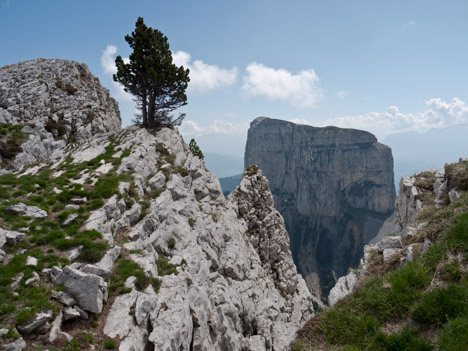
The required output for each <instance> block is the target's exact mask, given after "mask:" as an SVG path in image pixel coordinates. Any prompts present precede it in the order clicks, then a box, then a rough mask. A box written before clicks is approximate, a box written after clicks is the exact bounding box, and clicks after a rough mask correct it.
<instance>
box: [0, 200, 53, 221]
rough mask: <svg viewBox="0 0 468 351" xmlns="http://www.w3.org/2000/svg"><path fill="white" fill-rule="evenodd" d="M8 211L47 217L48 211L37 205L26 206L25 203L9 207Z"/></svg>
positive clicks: (33, 216)
mask: <svg viewBox="0 0 468 351" xmlns="http://www.w3.org/2000/svg"><path fill="white" fill-rule="evenodd" d="M6 211H8V212H14V213H16V214H17V215H19V216H27V217H31V218H45V217H47V212H46V211H44V210H41V209H40V208H39V207H37V206H26V205H25V204H23V203H19V204H17V205H13V206H10V207H7V209H6Z"/></svg>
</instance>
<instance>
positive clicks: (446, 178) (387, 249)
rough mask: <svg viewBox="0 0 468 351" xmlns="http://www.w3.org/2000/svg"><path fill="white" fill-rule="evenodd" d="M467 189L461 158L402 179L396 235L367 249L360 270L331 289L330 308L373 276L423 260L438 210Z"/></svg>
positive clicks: (467, 162) (467, 163)
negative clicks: (441, 166)
mask: <svg viewBox="0 0 468 351" xmlns="http://www.w3.org/2000/svg"><path fill="white" fill-rule="evenodd" d="M467 190H468V159H463V158H461V159H460V160H459V162H458V163H446V164H445V166H444V168H440V169H430V170H427V171H426V172H420V173H416V174H415V175H413V176H411V177H402V178H401V180H400V190H399V193H398V197H397V199H396V208H395V219H396V221H395V222H396V223H395V230H394V233H392V234H391V235H389V236H386V237H384V238H383V239H382V240H381V241H379V242H377V243H376V244H369V245H365V246H364V255H363V257H362V259H361V260H360V262H359V266H358V267H357V269H356V270H355V271H352V272H349V273H348V274H347V275H346V276H344V277H341V278H340V279H338V281H337V283H336V285H335V286H334V287H333V288H332V289H331V290H330V295H329V297H328V300H329V302H330V305H331V306H333V305H334V304H336V303H337V302H338V301H339V300H341V299H343V298H344V297H346V296H348V295H350V294H352V293H353V292H354V291H355V290H356V289H358V288H359V287H360V286H361V285H362V283H363V282H365V280H366V278H368V277H369V276H371V275H376V274H382V273H383V272H385V269H386V270H387V271H389V270H390V271H392V270H394V269H395V268H396V267H399V266H401V265H404V264H405V263H408V262H411V261H413V260H415V259H418V258H420V257H421V255H422V254H423V253H424V252H425V251H426V250H427V249H428V248H429V246H430V245H432V240H431V239H429V238H428V237H427V236H428V234H429V233H430V232H428V231H427V226H428V222H429V221H431V220H432V218H431V217H432V216H433V215H434V213H435V211H436V210H439V209H443V208H445V207H447V206H448V205H450V204H452V203H453V202H455V201H457V200H458V198H459V197H460V196H462V194H463V193H464V192H465V191H467ZM446 216H447V215H446ZM385 265H386V267H385ZM434 279H435V278H434Z"/></svg>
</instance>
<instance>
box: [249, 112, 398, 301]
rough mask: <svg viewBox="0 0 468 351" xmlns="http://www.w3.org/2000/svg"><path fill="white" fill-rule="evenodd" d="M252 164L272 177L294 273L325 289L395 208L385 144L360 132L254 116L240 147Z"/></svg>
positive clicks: (357, 256)
mask: <svg viewBox="0 0 468 351" xmlns="http://www.w3.org/2000/svg"><path fill="white" fill-rule="evenodd" d="M254 164H255V165H258V166H259V168H260V169H261V170H262V171H263V174H264V175H265V176H266V178H267V179H268V180H269V182H270V186H271V191H272V193H273V196H274V199H275V207H276V209H278V211H279V212H280V213H281V214H282V216H283V217H284V220H285V222H286V228H287V230H288V232H289V235H290V238H291V250H292V253H293V257H294V261H295V263H296V265H297V266H298V270H299V273H301V274H302V275H303V276H304V277H305V279H306V281H307V283H308V286H309V288H310V289H311V290H312V291H313V292H314V293H315V294H316V295H317V296H320V294H321V292H324V294H325V296H327V295H328V291H329V289H330V288H331V287H332V286H333V285H334V284H335V279H336V278H335V277H339V276H342V275H344V274H346V272H347V270H348V268H349V267H351V266H356V265H357V264H358V262H359V259H360V257H361V254H362V249H363V246H364V245H365V244H366V243H367V242H369V240H370V239H371V238H372V237H374V236H375V235H376V234H377V233H378V231H379V229H380V227H381V226H382V224H383V222H384V221H385V219H386V218H387V217H388V216H389V215H390V214H391V213H392V211H393V209H394V200H395V191H394V185H393V158H392V154H391V149H390V148H389V147H387V146H385V145H382V144H380V143H379V142H377V139H376V138H375V137H374V136H373V135H372V134H370V133H368V132H365V131H360V130H353V129H341V128H336V127H326V128H315V127H311V126H305V125H296V124H294V123H290V122H286V121H281V120H275V119H269V118H264V117H260V118H257V119H255V120H254V121H253V122H252V123H251V125H250V129H249V132H248V138H247V145H246V150H245V165H246V166H249V165H254Z"/></svg>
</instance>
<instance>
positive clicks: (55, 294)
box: [51, 290, 76, 306]
mask: <svg viewBox="0 0 468 351" xmlns="http://www.w3.org/2000/svg"><path fill="white" fill-rule="evenodd" d="M51 296H52V298H54V299H56V300H59V301H60V302H61V303H62V304H64V305H65V306H73V305H75V304H76V301H75V299H73V298H72V297H70V296H69V295H67V294H66V293H64V292H63V291H55V290H52V292H51Z"/></svg>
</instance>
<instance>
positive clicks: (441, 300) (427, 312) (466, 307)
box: [411, 284, 468, 325]
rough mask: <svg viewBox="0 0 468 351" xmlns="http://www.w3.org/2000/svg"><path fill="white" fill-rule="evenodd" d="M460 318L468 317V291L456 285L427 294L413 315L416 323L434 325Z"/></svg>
mask: <svg viewBox="0 0 468 351" xmlns="http://www.w3.org/2000/svg"><path fill="white" fill-rule="evenodd" d="M459 316H468V289H466V287H463V286H459V285H455V284H450V285H449V286H448V287H446V288H436V289H434V290H432V291H430V292H428V293H426V294H425V295H424V296H423V298H422V301H421V302H420V303H419V304H417V305H416V307H415V308H414V310H413V311H412V313H411V317H412V318H413V320H415V321H416V322H418V323H421V324H432V325H437V324H444V323H445V322H447V320H448V319H451V318H455V317H459Z"/></svg>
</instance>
